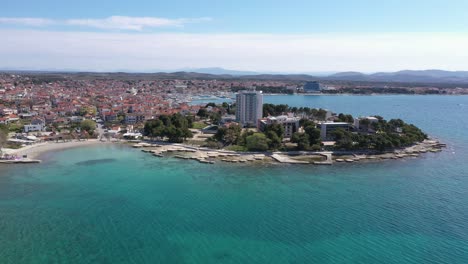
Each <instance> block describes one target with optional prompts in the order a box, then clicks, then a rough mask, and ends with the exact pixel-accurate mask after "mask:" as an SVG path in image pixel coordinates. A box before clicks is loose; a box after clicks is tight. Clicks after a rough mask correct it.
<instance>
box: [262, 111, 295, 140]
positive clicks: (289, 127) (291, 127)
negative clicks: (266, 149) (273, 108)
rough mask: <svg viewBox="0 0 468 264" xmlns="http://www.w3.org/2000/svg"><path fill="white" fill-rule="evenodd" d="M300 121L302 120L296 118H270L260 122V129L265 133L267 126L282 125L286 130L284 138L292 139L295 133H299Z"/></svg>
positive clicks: (282, 116) (283, 116) (285, 116)
mask: <svg viewBox="0 0 468 264" xmlns="http://www.w3.org/2000/svg"><path fill="white" fill-rule="evenodd" d="M299 121H300V118H299V117H295V116H287V115H281V116H269V117H267V118H263V119H261V120H260V122H259V125H260V127H259V129H260V130H261V131H264V130H265V128H266V126H267V125H271V124H281V125H282V126H283V128H284V134H283V137H285V138H290V137H292V135H293V134H294V133H295V132H298V131H299Z"/></svg>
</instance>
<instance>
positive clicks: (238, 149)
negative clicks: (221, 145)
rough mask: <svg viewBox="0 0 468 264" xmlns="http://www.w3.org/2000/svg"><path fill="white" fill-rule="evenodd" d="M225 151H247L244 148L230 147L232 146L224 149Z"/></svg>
mask: <svg viewBox="0 0 468 264" xmlns="http://www.w3.org/2000/svg"><path fill="white" fill-rule="evenodd" d="M225 149H226V150H232V151H240V152H242V151H247V148H246V147H244V146H238V145H232V146H228V147H226V148H225Z"/></svg>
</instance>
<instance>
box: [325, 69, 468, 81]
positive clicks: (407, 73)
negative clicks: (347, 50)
mask: <svg viewBox="0 0 468 264" xmlns="http://www.w3.org/2000/svg"><path fill="white" fill-rule="evenodd" d="M327 79H330V80H347V81H369V82H407V83H413V82H417V83H468V71H443V70H422V71H413V70H404V71H398V72H377V73H373V74H364V73H360V72H342V73H336V74H332V75H330V76H328V77H327Z"/></svg>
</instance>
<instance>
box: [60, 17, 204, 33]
mask: <svg viewBox="0 0 468 264" xmlns="http://www.w3.org/2000/svg"><path fill="white" fill-rule="evenodd" d="M210 20H211V19H210V18H195V19H189V18H179V19H167V18H158V17H126V16H111V17H108V18H105V19H69V20H67V21H66V22H65V23H66V24H67V25H73V26H87V27H94V28H99V29H124V30H143V29H144V28H158V27H182V26H184V25H185V24H189V23H197V22H205V21H210Z"/></svg>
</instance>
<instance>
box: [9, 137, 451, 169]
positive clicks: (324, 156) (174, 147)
mask: <svg viewBox="0 0 468 264" xmlns="http://www.w3.org/2000/svg"><path fill="white" fill-rule="evenodd" d="M115 143H116V142H113V141H110V142H108V141H100V140H97V139H90V140H87V141H69V142H60V143H56V142H44V143H38V144H34V145H30V146H26V147H23V148H20V149H3V152H4V153H6V154H9V155H17V156H20V157H22V156H23V155H26V156H27V158H25V159H22V160H21V162H17V163H36V162H41V161H40V160H39V158H40V157H41V156H43V155H44V154H46V153H49V152H52V151H58V150H64V149H70V148H77V147H86V146H95V145H101V144H115ZM124 143H131V142H130V141H125V142H124ZM129 146H132V147H133V148H141V149H142V151H143V152H147V153H151V154H152V155H153V156H155V157H171V158H179V159H193V160H197V161H199V162H201V163H209V164H214V163H216V162H231V163H252V162H253V163H280V164H281V163H283V164H312V165H333V164H334V163H342V162H344V163H352V162H359V161H361V162H362V161H383V160H389V159H401V158H411V157H412V158H415V157H419V156H420V154H423V153H428V152H433V153H435V152H440V151H441V149H442V148H444V147H445V144H442V143H440V142H439V141H437V140H426V141H424V142H420V143H418V144H415V145H413V146H409V147H406V148H402V149H395V150H389V151H387V152H383V153H360V152H353V151H318V152H317V151H290V152H280V151H275V152H236V151H231V150H224V149H210V148H204V147H198V146H193V145H186V144H179V143H167V142H157V143H156V142H153V143H149V142H147V141H146V142H145V141H143V142H140V143H137V144H134V145H129ZM3 163H6V164H9V163H10V162H7V161H5V162H3ZM12 163H13V162H12Z"/></svg>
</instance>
